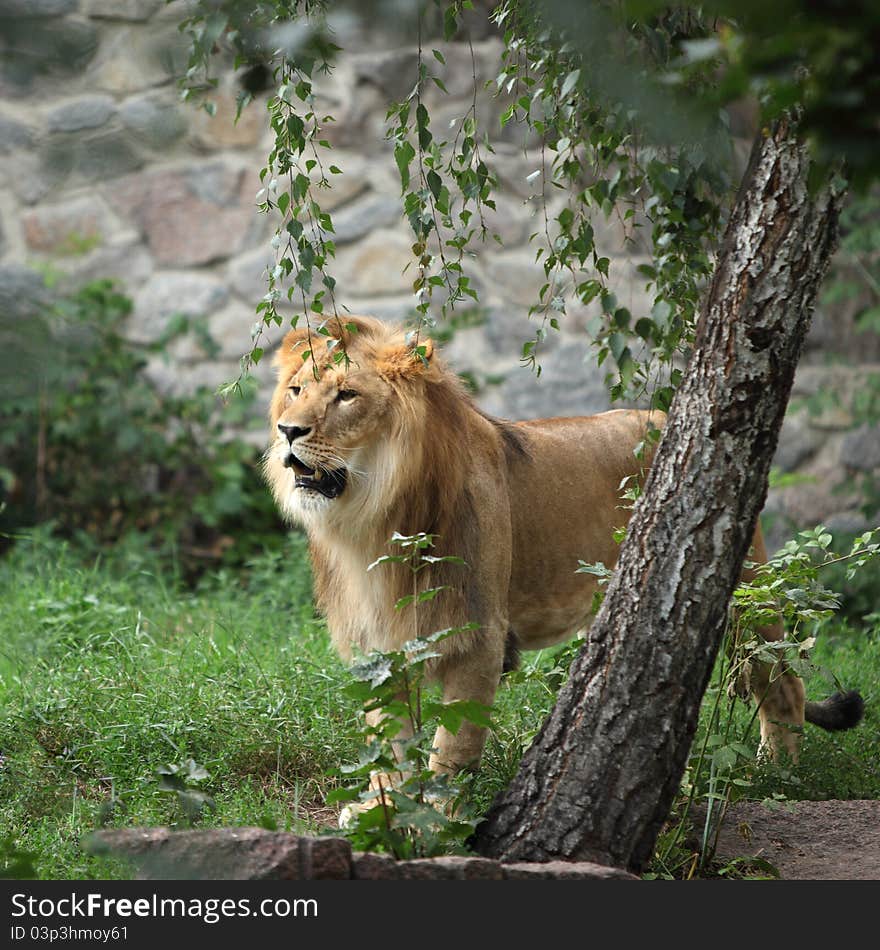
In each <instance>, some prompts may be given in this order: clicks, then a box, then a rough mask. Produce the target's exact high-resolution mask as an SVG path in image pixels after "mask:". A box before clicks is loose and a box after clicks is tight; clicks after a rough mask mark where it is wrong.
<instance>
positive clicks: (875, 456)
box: [840, 425, 880, 472]
mask: <svg viewBox="0 0 880 950" xmlns="http://www.w3.org/2000/svg"><path fill="white" fill-rule="evenodd" d="M840 461H841V462H843V464H844V465H845V466H846V467H847V468H851V469H855V470H856V471H858V472H873V471H874V470H875V469H878V468H880V426H876V425H862V426H859V427H858V429H854V430H853V431H852V432H848V433H847V434H846V435H845V436H844V439H843V444H842V445H841V447H840Z"/></svg>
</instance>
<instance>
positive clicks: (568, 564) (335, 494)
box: [265, 317, 861, 772]
mask: <svg viewBox="0 0 880 950" xmlns="http://www.w3.org/2000/svg"><path fill="white" fill-rule="evenodd" d="M328 326H329V327H330V328H331V332H334V333H335V334H336V335H335V336H331V337H326V336H322V335H318V334H315V333H310V332H309V331H307V330H306V329H305V328H302V329H295V330H293V331H291V332H290V333H288V334H287V336H286V337H285V339H284V342H283V343H282V345H281V349H280V351H279V353H278V356H277V358H276V365H277V367H278V386H277V388H276V390H275V393H274V396H273V398H272V404H271V409H270V420H271V432H272V439H273V442H272V445H271V447H270V449H269V451H268V452H267V455H266V459H265V471H266V476H267V480H268V482H269V484H270V485H271V488H272V491H273V493H274V495H275V499H276V501H277V503H278V505H279V507H280V509H281V511H282V512H283V513H284V515H285V516H286V517H287V518H288V519H290V520H291V521H293V522H295V523H297V524H299V525H301V526H302V527H303V528H305V530H306V531H307V532H308V536H309V542H310V550H311V556H312V562H313V568H314V577H315V588H316V596H317V601H318V606H319V608H320V609H321V610H322V611H323V613H324V614H325V615H326V617H327V623H328V626H329V628H330V632H331V634H332V636H333V641H334V643H335V645H336V647H337V649H338V650H339V652H340V653H341V654H342V656H343V657H346V658H348V657H350V656H351V653H352V648H353V647H354V648H357V649H358V650H360V651H363V652H369V651H371V650H381V651H388V650H399V649H401V647H402V645H403V644H404V643H405V642H406V641H408V640H410V639H412V636H413V617H412V609H413V608H406V609H404V610H401V611H399V610H395V608H394V605H395V603H396V602H397V601H398V600H399V599H400V598H401V597H403V596H404V595H406V594H408V593H410V590H411V583H412V578H411V575H410V574H409V573H408V571H407V570H406V568H405V567H402V566H400V565H397V564H391V563H389V564H385V565H383V567H382V568H381V569H380V570H376V571H371V572H370V573H369V574H368V573H367V566H368V565H369V564H371V563H372V562H373V561H375V560H376V559H377V558H378V557H380V556H381V555H382V554H384V553H389V547H388V542H389V539H390V538H391V536H392V534H393V533H394V532H395V531H397V532H400V533H402V534H407V535H412V534H416V533H418V532H421V531H424V532H429V533H430V534H433V535H435V536H436V547H435V549H434V551H432V554H435V555H446V554H452V555H458V556H459V557H461V558H463V559H464V560H465V561H466V562H467V565H469V567H468V568H463V567H461V566H460V565H455V564H448V563H440V564H436V565H432V566H431V567H430V568H426V569H425V570H426V573H427V572H428V571H430V577H429V578H428V579H427V581H426V586H430V587H437V586H441V585H448V586H449V588H450V589H449V590H446V591H444V592H443V593H441V594H440V595H439V596H437V597H436V598H435V599H434V600H431V601H428V602H425V603H422V604H420V605H419V607H418V612H417V613H418V624H419V631H420V635H423V636H424V635H427V634H430V633H432V632H434V631H437V630H442V629H447V628H450V627H460V626H463V625H465V624H466V623H467V622H469V621H475V622H476V623H477V624H478V628H477V629H475V630H469V631H467V632H463V633H460V634H456V635H455V636H452V637H450V638H448V639H446V640H444V641H443V642H442V643H441V644H440V646H439V649H440V651H441V652H442V656H441V657H440V658H439V659H435V660H433V661H431V663H432V664H433V667H432V669H431V670H430V671H429V672H430V675H432V676H433V677H435V678H436V679H438V680H439V681H440V682H441V683H442V688H443V696H444V699H445V700H446V701H453V700H460V699H468V700H476V701H479V702H481V703H485V704H486V705H490V704H491V703H492V701H493V699H494V696H495V690H496V688H497V686H498V681H499V678H500V677H501V674H502V671H503V670H504V668H505V661H507V663H508V665H509V664H510V661H511V660H512V659H513V658H514V657H515V654H516V649H517V648H524V649H538V648H541V647H546V646H549V645H551V644H554V643H558V642H560V641H562V640H564V639H566V638H569V637H571V636H572V635H573V634H574V633H575V632H576V631H578V630H580V629H581V628H583V627H585V626H586V625H587V624H588V623H589V620H590V607H591V602H592V599H593V593H594V591H595V589H596V583H597V581H596V578H594V577H592V576H591V575H589V574H581V573H575V568H576V566H577V563H578V559H581V560H584V561H587V562H591V563H592V562H596V561H602V562H604V563H605V564H606V565H608V566H609V567H610V566H612V565H614V563H615V562H616V560H617V550H618V549H617V545H616V543H615V542H614V539H613V537H612V533H613V529H614V528H615V526H617V525H619V524H620V523H621V521H622V520H624V518H625V511H624V510H623V509H622V508H621V498H620V493H619V486H620V484H621V482H622V481H623V480H624V479H625V478H627V477H629V476H635V477H640V468H641V467H642V466H643V465H644V464H645V463H644V462H642V463H640V462H639V461H638V460H637V458H636V457H635V455H634V447H635V446H636V445H637V444H638V443H639V442H640V441H641V440H643V439H644V437H645V432H646V428H647V426H648V424H649V422H653V423H656V424H661V423H662V414H659V413H655V414H654V415H653V417H652V416H651V414H650V413H648V412H642V411H635V410H632V411H631V410H614V411H611V412H604V413H601V414H599V415H595V416H588V417H581V418H574V419H562V418H560V419H537V420H531V421H524V422H506V421H502V420H499V419H493V418H490V417H488V416H486V415H485V414H484V413H482V412H481V411H480V410H479V409H477V407H476V406H475V405H474V403H473V402H472V401H471V399H470V398H469V397H468V395H467V394H466V393H465V391H464V390H463V388H462V385H461V383H460V382H459V380H458V378H457V377H456V375H455V374H454V373H453V372H451V371H450V370H449V369H448V368H447V366H446V365H445V364H444V363H443V361H442V360H441V358H440V357H439V356H438V355H437V354H436V353H435V352H434V351H433V346H432V344H431V342H430V341H428V342H427V343H425V344H424V346H423V347H421V348H420V350H421V352H417V351H415V350H414V349H413V347H412V346H411V345H408V343H407V342H406V338H405V336H404V333H403V331H402V330H400V329H397V328H392V327H389V326H388V325H386V324H384V323H382V322H381V321H379V320H376V319H372V318H369V317H347V318H345V325H344V326H343V325H342V324H341V322H340V323H339V326H338V328H337V329H336V330H335V331H333V330H332V327H333V322H332V321H331V323H330V324H328ZM342 346H344V349H345V354H346V357H347V360H342V361H337V360H334V359H333V356H334V354H335V355H337V356H338V354H339V353H340V352H341V350H342ZM753 556H754V558H755V560H757V561H763V560H765V559H766V552H765V549H764V542H763V539H762V537H761V533H760V529H759V530H758V531H757V532H756V534H755V538H754V548H753ZM420 576H423V575H420ZM763 635H764V636H765V637H766V638H767V639H769V640H779V639H781V638H782V636H783V632H782V628H781V624H775V625H773V626H770V627H767V628H766V629H765V630H764V631H763ZM750 687H751V690H752V692H753V695H754V696H755V698H756V699H757V700H758V702H759V716H760V723H761V741H762V745H764V746H765V747H766V748H767V749H768V750H769V751H770V752H771V753H772V754H774V755H775V754H776V753H777V752H779V751H781V750H786V751H787V752H789V753H791V754H792V755H796V752H797V739H798V732H799V731H800V730H801V727H802V726H803V723H804V720H805V719H806V720H807V721H809V722H813V723H816V724H818V725H820V726H822V727H824V728H826V729H840V728H848V727H850V726H853V725H855V723H856V722H857V721H858V719H859V717H860V715H861V699H860V698H859V697H858V694H855V693H853V694H847V695H845V696H835V697H832V698H831V699H830V700H826V701H825V702H824V703H812V702H808V703H805V702H804V689H803V685H802V683H801V681H800V679H798V678H797V677H796V676H795V675H794V674H793V673H792V672H791V671H790V670H788V669H786V668H785V667H784V666H783V665H782V664H779V665H777V666H776V668H774V669H772V670H771V668H770V667H768V666H759V665H757V664H756V666H755V668H753V669H752V670H751V676H750ZM485 737H486V734H485V730H484V729H481V728H478V727H476V726H474V725H472V724H468V723H465V724H464V725H463V726H462V728H461V729H460V731H459V732H458V733H457V734H455V735H453V734H452V733H451V732H449V731H448V730H447V729H445V728H443V727H440V729H439V730H438V731H437V734H436V737H435V740H434V748H435V752H434V754H433V755H432V757H431V767H432V768H433V769H435V770H436V771H441V772H453V771H455V770H458V769H460V768H462V767H463V766H466V765H471V764H474V763H476V762H477V760H478V759H479V758H480V755H481V753H482V749H483V744H484V741H485Z"/></svg>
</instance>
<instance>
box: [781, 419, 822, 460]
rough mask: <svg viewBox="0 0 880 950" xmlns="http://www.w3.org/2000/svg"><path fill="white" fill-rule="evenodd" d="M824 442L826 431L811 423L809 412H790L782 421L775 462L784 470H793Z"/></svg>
mask: <svg viewBox="0 0 880 950" xmlns="http://www.w3.org/2000/svg"><path fill="white" fill-rule="evenodd" d="M824 443H825V435H824V433H822V432H821V431H820V430H819V429H816V428H814V427H813V426H812V425H810V417H809V414H808V413H806V412H797V413H789V414H788V415H787V416H786V417H785V420H784V421H783V423H782V430H781V431H780V433H779V444H778V445H777V447H776V454H775V455H774V456H773V464H774V465H775V466H776V467H777V468H780V469H781V470H782V471H783V472H793V471H794V470H795V469H796V468H797V467H798V466H799V465H802V464H803V463H804V462H806V461H807V459H809V458H810V457H811V456H812V455H814V454H815V453H816V452H817V451H818V450H819V449H820V448H821V447H822V445H824Z"/></svg>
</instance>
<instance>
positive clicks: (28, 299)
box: [0, 264, 52, 325]
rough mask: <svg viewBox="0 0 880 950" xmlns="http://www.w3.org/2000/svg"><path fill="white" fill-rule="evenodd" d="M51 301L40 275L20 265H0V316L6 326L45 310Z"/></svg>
mask: <svg viewBox="0 0 880 950" xmlns="http://www.w3.org/2000/svg"><path fill="white" fill-rule="evenodd" d="M51 299H52V295H51V294H50V292H49V290H48V289H47V287H46V283H45V281H44V279H43V277H42V275H41V274H38V273H37V272H36V271H34V270H31V269H30V268H29V267H24V266H22V265H20V264H0V316H2V317H3V318H4V321H5V322H6V323H7V324H10V325H12V324H14V323H15V322H17V321H21V320H27V318H28V317H30V316H32V315H34V314H36V313H39V312H41V311H42V310H45V308H46V307H47V306H48V305H49V303H50V301H51Z"/></svg>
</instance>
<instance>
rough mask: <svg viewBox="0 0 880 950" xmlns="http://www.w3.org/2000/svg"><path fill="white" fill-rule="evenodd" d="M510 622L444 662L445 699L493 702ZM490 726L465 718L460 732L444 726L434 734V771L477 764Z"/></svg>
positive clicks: (450, 772)
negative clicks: (454, 731) (460, 654)
mask: <svg viewBox="0 0 880 950" xmlns="http://www.w3.org/2000/svg"><path fill="white" fill-rule="evenodd" d="M505 630H506V625H493V629H492V630H491V631H486V633H488V634H489V635H487V636H485V638H484V639H482V642H481V643H479V644H478V645H477V647H476V648H475V649H473V650H469V651H468V652H467V654H465V655H464V656H461V657H450V658H449V659H448V660H447V661H446V662H445V663H444V666H443V669H442V671H441V673H440V678H441V680H442V683H443V702H444V703H453V702H458V701H461V700H469V701H472V702H478V703H482V704H483V705H484V706H491V705H492V703H493V702H494V701H495V692H496V690H497V689H498V683H499V681H500V679H501V671H502V667H503V664H504V642H505V633H504V632H503V631H505ZM487 733H488V730H487V729H485V728H483V727H481V726H477V725H475V724H474V723H472V722H468V721H467V720H465V721H464V722H463V723H462V725H461V728H460V729H459V730H458V732H456V733H453V732H450V731H449V730H448V729H447V728H446V727H445V726H440V727H439V728H438V729H437V732H436V733H435V735H434V748H433V752H432V753H431V757H430V760H429V766H430V768H431V771H432V772H436V773H439V774H445V775H453V774H455V773H456V772H459V771H461V770H462V769H464V768H468V767H472V766H475V765H477V764H478V763H479V761H480V757H481V756H482V754H483V746H484V745H485V744H486V736H487Z"/></svg>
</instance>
